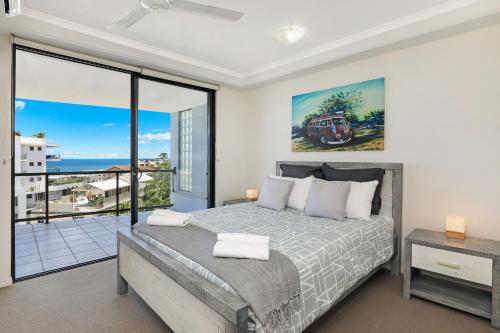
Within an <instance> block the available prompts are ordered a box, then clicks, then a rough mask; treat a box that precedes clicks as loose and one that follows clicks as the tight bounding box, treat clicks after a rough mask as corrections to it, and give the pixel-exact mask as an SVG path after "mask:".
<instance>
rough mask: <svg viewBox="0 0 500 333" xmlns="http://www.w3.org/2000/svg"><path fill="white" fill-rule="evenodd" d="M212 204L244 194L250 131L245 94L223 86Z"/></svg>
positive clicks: (219, 102)
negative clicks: (214, 193)
mask: <svg viewBox="0 0 500 333" xmlns="http://www.w3.org/2000/svg"><path fill="white" fill-rule="evenodd" d="M216 102H217V107H216V110H217V111H216V112H217V114H216V116H215V122H216V127H217V128H216V149H215V154H216V174H215V183H216V184H215V189H216V195H215V203H216V205H217V206H219V205H222V202H223V201H224V200H227V199H234V198H241V197H243V196H244V195H245V189H246V188H247V186H248V183H247V165H248V163H249V161H250V160H251V159H252V156H250V155H249V147H250V145H251V144H252V142H251V140H249V139H251V138H253V135H252V133H251V132H250V129H249V113H248V112H247V103H246V99H245V95H244V93H243V92H241V91H237V90H233V89H229V88H225V87H222V88H220V89H219V90H218V91H217V99H216Z"/></svg>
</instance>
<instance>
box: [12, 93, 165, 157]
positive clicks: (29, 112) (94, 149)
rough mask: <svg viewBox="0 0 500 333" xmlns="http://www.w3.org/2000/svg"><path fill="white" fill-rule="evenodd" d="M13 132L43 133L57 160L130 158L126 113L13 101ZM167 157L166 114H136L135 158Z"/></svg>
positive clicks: (87, 106)
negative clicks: (14, 105) (57, 157)
mask: <svg viewBox="0 0 500 333" xmlns="http://www.w3.org/2000/svg"><path fill="white" fill-rule="evenodd" d="M15 125H16V131H19V132H21V135H22V136H31V135H33V134H35V133H38V132H45V133H46V137H45V140H46V142H47V143H52V144H57V145H59V146H60V147H57V148H50V149H48V153H50V154H61V158H63V159H64V158H66V159H73V158H81V159H94V158H130V110H129V109H120V108H110V107H99V106H90V105H80V104H68V103H55V102H46V101H38V100H28V99H16V118H15ZM163 152H166V153H168V154H169V155H170V113H166V112H151V111H139V158H141V159H146V158H155V157H158V155H159V154H160V153H163Z"/></svg>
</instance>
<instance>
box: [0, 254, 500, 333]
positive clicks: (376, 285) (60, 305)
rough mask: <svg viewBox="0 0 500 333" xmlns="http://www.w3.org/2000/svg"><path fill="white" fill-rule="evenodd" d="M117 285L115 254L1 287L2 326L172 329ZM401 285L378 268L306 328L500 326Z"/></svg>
mask: <svg viewBox="0 0 500 333" xmlns="http://www.w3.org/2000/svg"><path fill="white" fill-rule="evenodd" d="M115 288H116V261H115V260H110V261H105V262H101V263H98V264H93V265H89V266H85V267H81V268H78V269H73V270H69V271H65V272H61V273H56V274H52V275H48V276H44V277H39V278H36V279H31V280H27V281H24V282H19V283H16V284H14V285H13V286H10V287H6V288H1V289H0V332H15V333H23V332H71V333H76V332H141V333H149V332H151V333H152V332H170V330H169V329H168V327H167V326H166V325H165V324H164V323H163V322H162V321H161V319H160V318H159V317H158V316H156V315H155V314H154V312H153V311H152V310H151V309H150V308H149V307H148V306H147V305H146V304H145V303H144V302H143V301H141V299H140V298H139V297H138V296H137V295H136V294H134V293H133V292H132V291H131V292H129V294H128V295H124V296H118V295H117V294H116V292H115ZM401 288H402V278H401V277H391V276H390V275H389V274H388V273H386V272H380V273H377V274H375V275H374V276H373V277H372V278H371V279H370V280H368V281H367V283H365V284H364V285H363V286H362V287H360V288H359V289H358V290H357V291H356V292H354V293H353V294H352V295H351V296H349V297H347V298H346V299H345V300H344V301H343V302H342V303H341V304H339V306H338V307H336V308H335V309H334V310H332V311H330V312H328V313H327V314H325V315H324V316H323V317H322V318H321V319H319V320H318V321H317V322H316V323H314V324H313V325H312V326H311V327H309V328H308V329H307V333H313V332H314V333H320V332H321V333H327V332H329V333H330V332H331V333H334V332H345V333H350V332H353V333H354V332H355V333H360V332H384V333H386V332H387V333H392V332H415V333H416V332H436V333H447V332H450V333H451V332H453V333H461V332H463V333H465V332H473V333H481V332H493V333H498V332H500V331H497V330H494V329H492V328H490V324H489V321H488V320H485V319H482V318H479V317H475V316H472V315H469V314H467V313H464V312H460V311H456V310H453V309H450V308H447V307H444V306H440V305H438V304H434V303H432V302H427V301H424V300H421V299H418V298H412V299H411V300H410V301H406V300H404V299H403V298H402V297H401Z"/></svg>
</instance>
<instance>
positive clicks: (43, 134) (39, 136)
mask: <svg viewBox="0 0 500 333" xmlns="http://www.w3.org/2000/svg"><path fill="white" fill-rule="evenodd" d="M32 136H33V137H34V138H39V139H43V138H45V132H38V133H35V134H33V135H32Z"/></svg>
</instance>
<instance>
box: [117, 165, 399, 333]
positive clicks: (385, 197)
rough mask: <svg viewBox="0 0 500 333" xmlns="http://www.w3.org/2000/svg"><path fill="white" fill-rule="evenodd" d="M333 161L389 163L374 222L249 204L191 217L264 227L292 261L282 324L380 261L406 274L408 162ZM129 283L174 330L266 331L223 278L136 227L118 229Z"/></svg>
mask: <svg viewBox="0 0 500 333" xmlns="http://www.w3.org/2000/svg"><path fill="white" fill-rule="evenodd" d="M281 164H299V165H321V164H322V162H277V163H276V167H277V174H279V170H280V165H281ZM328 164H329V165H330V166H332V167H336V168H372V167H378V168H383V169H385V175H384V180H383V185H382V193H381V196H382V209H381V212H380V214H379V215H378V216H373V217H372V219H371V220H370V221H360V220H347V221H343V222H336V221H333V220H329V219H323V218H313V217H307V216H304V214H303V213H302V212H300V211H296V210H292V209H286V210H285V211H283V212H275V211H271V210H268V209H265V208H261V207H257V206H256V205H255V204H253V203H246V204H240V205H232V206H227V207H219V208H214V209H209V210H203V211H198V212H195V213H194V216H193V222H192V223H193V224H195V225H198V226H202V227H203V228H206V229H208V230H211V231H213V232H215V233H217V232H247V233H260V234H263V233H266V234H268V235H270V236H271V247H272V248H273V249H276V250H277V251H279V252H281V253H283V254H285V255H286V256H287V257H289V258H290V259H291V260H292V261H293V263H294V264H295V266H296V267H297V270H298V272H299V276H300V288H301V295H300V298H301V300H300V304H301V305H300V307H298V308H297V309H296V311H294V313H293V315H292V317H291V318H292V319H291V320H287V321H286V322H284V323H283V326H282V327H280V331H287V332H301V331H303V330H304V329H305V328H306V327H308V326H309V325H310V324H311V323H312V322H314V321H315V320H316V319H317V318H319V317H320V316H321V315H323V314H324V313H325V312H327V311H329V310H330V309H331V308H332V307H334V306H335V304H337V303H338V302H339V301H340V300H342V299H343V298H344V297H346V296H347V295H349V294H350V293H351V292H352V291H353V290H355V289H356V288H357V287H358V286H359V285H361V284H362V283H363V282H364V281H366V279H368V278H369V277H370V276H371V275H372V274H374V273H375V272H376V271H378V270H379V269H381V268H386V269H390V270H391V272H392V273H393V274H399V273H400V242H401V197H402V171H403V168H402V164H396V163H345V162H333V163H328ZM249 278H251V277H249ZM129 285H130V286H131V287H132V288H133V289H134V290H135V291H136V292H137V293H138V294H139V295H140V296H141V297H142V298H143V299H144V301H145V302H146V303H147V304H148V305H149V306H150V307H151V308H152V309H153V310H154V311H155V312H156V313H157V314H158V315H159V316H160V317H161V318H162V319H163V320H164V321H165V322H166V323H167V324H168V325H169V326H170V327H171V328H172V329H173V330H174V331H175V332H249V331H256V332H261V331H263V329H262V325H261V324H260V323H259V321H258V319H257V318H255V316H254V314H253V312H252V309H251V308H250V306H249V304H247V302H245V301H244V300H243V299H241V298H240V297H239V296H238V293H236V292H235V290H233V289H232V288H231V286H230V285H229V284H227V283H225V281H224V280H223V279H221V278H219V277H218V276H216V275H215V274H213V273H211V272H210V271H208V270H207V269H205V268H204V267H203V266H201V265H199V264H198V263H196V262H194V261H192V260H190V259H189V258H187V257H184V256H183V255H182V254H180V253H177V252H176V251H175V250H173V249H171V248H169V247H168V246H165V245H164V244H161V243H160V242H158V241H156V240H155V239H154V238H152V237H149V236H147V235H145V234H141V233H140V232H138V231H137V230H134V231H130V232H120V233H119V235H118V293H119V294H124V293H126V292H127V290H128V286H129Z"/></svg>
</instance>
